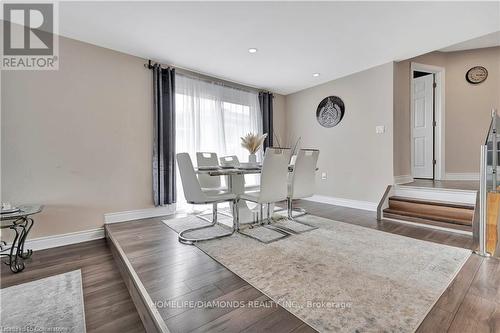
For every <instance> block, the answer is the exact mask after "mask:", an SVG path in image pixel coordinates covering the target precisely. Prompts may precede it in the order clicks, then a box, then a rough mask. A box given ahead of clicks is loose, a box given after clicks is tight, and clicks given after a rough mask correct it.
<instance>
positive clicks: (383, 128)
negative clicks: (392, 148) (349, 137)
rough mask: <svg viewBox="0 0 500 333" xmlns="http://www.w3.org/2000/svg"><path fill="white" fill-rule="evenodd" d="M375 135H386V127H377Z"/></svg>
mask: <svg viewBox="0 0 500 333" xmlns="http://www.w3.org/2000/svg"><path fill="white" fill-rule="evenodd" d="M375 133H377V134H383V133H385V126H384V125H380V126H375Z"/></svg>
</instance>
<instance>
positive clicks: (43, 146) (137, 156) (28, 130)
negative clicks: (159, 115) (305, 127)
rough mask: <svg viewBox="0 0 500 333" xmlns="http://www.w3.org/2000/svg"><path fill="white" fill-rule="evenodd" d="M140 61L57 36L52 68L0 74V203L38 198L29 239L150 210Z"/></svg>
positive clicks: (147, 116) (146, 93)
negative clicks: (40, 210) (119, 213)
mask: <svg viewBox="0 0 500 333" xmlns="http://www.w3.org/2000/svg"><path fill="white" fill-rule="evenodd" d="M143 64H144V60H143V59H140V58H137V57H133V56H129V55H126V54H122V53H118V52H114V51H111V50H108V49H104V48H100V47H96V46H93V45H89V44H85V43H82V42H78V41H75V40H71V39H67V38H60V65H59V70H58V71H5V72H3V73H2V78H1V81H2V82H1V89H2V103H1V106H2V110H1V111H2V114H1V123H2V124H1V129H2V133H1V134H2V137H1V139H2V141H1V149H2V151H1V166H2V175H1V176H2V189H1V190H2V191H1V194H2V201H10V202H14V203H41V204H44V205H45V206H46V207H45V210H44V211H43V213H42V214H40V215H38V216H37V217H36V223H35V226H34V228H33V230H32V233H31V234H30V235H31V238H33V237H40V236H46V235H54V234H63V233H68V232H74V231H80V230H87V229H93V228H98V227H101V226H102V225H103V214H104V213H107V212H117V211H125V210H133V209H140V208H148V207H152V193H151V192H152V190H151V187H152V184H151V181H152V180H151V161H152V157H151V156H152V132H151V126H152V121H153V120H152V88H151V86H152V84H151V80H152V78H151V73H150V71H149V70H147V69H145V68H144V67H143Z"/></svg>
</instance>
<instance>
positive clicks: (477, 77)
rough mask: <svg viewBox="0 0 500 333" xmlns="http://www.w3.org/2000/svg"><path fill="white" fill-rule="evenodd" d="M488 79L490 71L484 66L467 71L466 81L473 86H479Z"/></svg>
mask: <svg viewBox="0 0 500 333" xmlns="http://www.w3.org/2000/svg"><path fill="white" fill-rule="evenodd" d="M487 77H488V70H487V69H486V68H484V67H483V66H475V67H472V68H471V69H469V70H468V71H467V74H465V79H466V80H467V82H469V83H472V84H478V83H481V82H483V81H484V80H486V78H487Z"/></svg>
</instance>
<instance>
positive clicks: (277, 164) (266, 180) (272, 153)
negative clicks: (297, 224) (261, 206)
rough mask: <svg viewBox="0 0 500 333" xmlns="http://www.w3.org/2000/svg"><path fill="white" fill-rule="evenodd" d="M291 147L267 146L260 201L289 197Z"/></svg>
mask: <svg viewBox="0 0 500 333" xmlns="http://www.w3.org/2000/svg"><path fill="white" fill-rule="evenodd" d="M290 154H291V151H290V149H289V148H267V149H266V153H265V155H264V161H263V163H262V173H261V175H260V198H259V199H260V201H261V202H268V203H270V202H278V201H282V200H285V199H286V197H287V187H288V183H287V176H288V162H289V161H290Z"/></svg>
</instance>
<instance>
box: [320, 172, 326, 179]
mask: <svg viewBox="0 0 500 333" xmlns="http://www.w3.org/2000/svg"><path fill="white" fill-rule="evenodd" d="M326 178H327V177H326V172H322V173H321V180H326Z"/></svg>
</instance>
